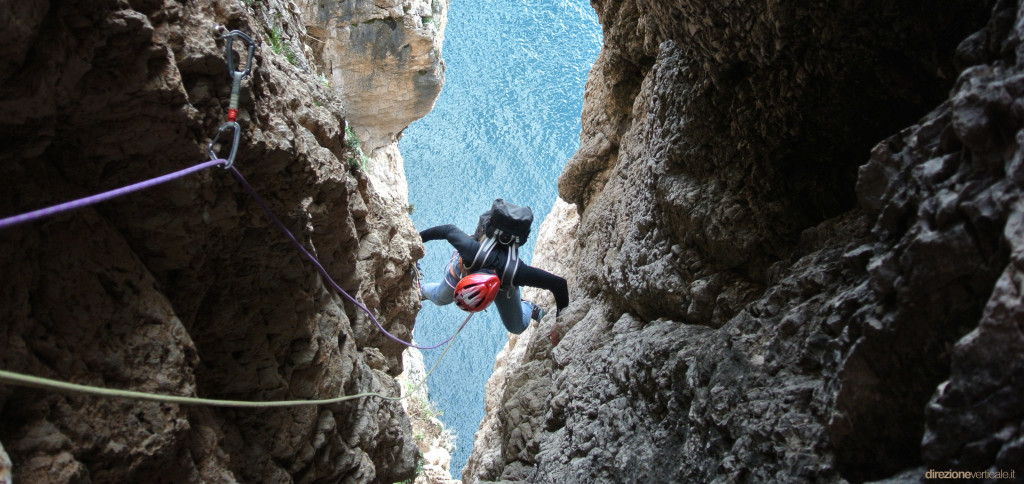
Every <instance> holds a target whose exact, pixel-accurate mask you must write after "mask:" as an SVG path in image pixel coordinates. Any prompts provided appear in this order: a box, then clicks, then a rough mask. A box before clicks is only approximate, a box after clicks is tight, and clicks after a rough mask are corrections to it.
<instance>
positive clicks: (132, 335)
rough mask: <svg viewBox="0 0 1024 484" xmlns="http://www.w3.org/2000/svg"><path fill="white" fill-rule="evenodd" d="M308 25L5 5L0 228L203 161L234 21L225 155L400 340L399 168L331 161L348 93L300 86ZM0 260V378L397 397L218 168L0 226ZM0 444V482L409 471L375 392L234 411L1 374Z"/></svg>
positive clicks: (335, 307)
mask: <svg viewBox="0 0 1024 484" xmlns="http://www.w3.org/2000/svg"><path fill="white" fill-rule="evenodd" d="M307 3H308V2H307ZM350 3H351V2H350ZM303 5H304V6H305V4H303ZM325 5H326V4H325ZM325 8H326V7H325ZM306 24H307V19H305V18H304V17H303V15H302V10H301V9H300V8H299V7H298V6H296V5H295V4H293V3H291V2H285V1H281V0H255V1H245V2H237V1H227V0H222V1H215V2H199V1H184V2H176V1H162V0H147V1H131V2H128V1H123V0H88V1H76V2H46V1H24V2H6V3H4V4H3V6H0V46H2V47H3V48H2V49H0V215H2V216H8V215H13V214H16V213H20V212H23V211H26V210H29V209H34V208H39V207H43V206H47V205H51V204H54V203H59V202H63V201H67V200H70V199H74V198H77V197H80V196H83V195H87V194H91V193H96V192H99V191H103V190H107V189H112V188H115V187H120V186H124V185H126V184H129V183H133V182H137V181H141V180H144V179H148V178H152V177H154V176H156V175H161V174H165V173H169V172H172V171H175V170H177V169H181V168H184V167H187V166H191V165H193V164H196V163H199V162H201V161H205V160H206V158H207V157H206V154H205V147H206V143H208V142H209V140H210V138H211V137H212V136H213V134H215V133H216V130H217V128H218V126H219V125H220V124H221V123H222V122H224V120H225V118H226V111H227V103H228V97H229V92H230V80H229V77H228V74H227V65H226V62H225V58H224V40H223V39H220V38H219V37H218V36H219V33H218V30H217V28H218V27H221V26H223V27H226V28H228V29H240V30H243V31H246V32H248V33H250V34H251V35H252V36H253V38H254V39H255V40H256V42H257V44H258V49H257V51H256V55H255V59H254V62H253V73H252V76H251V77H249V78H248V79H247V80H246V81H245V83H244V84H243V90H242V101H241V106H240V113H239V122H240V124H241V126H242V130H243V134H242V137H241V146H240V148H239V151H238V158H237V161H236V166H237V167H238V169H239V170H240V171H241V172H242V173H243V174H244V175H245V176H246V177H247V178H248V179H249V181H250V182H251V183H252V184H253V185H254V186H255V189H256V190H257V191H258V192H259V193H260V194H261V195H262V196H263V197H264V198H266V199H267V201H268V203H269V205H270V207H271V208H272V209H273V210H274V211H275V212H276V214H277V215H278V216H279V217H280V218H281V219H282V220H283V222H284V223H285V225H286V226H288V228H289V229H290V230H291V231H292V232H293V233H295V234H296V236H297V237H298V238H299V240H300V241H301V242H302V243H303V244H304V245H305V246H306V247H308V248H310V249H311V250H312V251H313V252H314V253H315V254H316V255H317V256H318V257H319V259H320V261H321V262H322V263H323V264H324V266H325V267H326V268H327V270H328V271H329V272H330V273H331V274H332V275H333V276H334V278H335V279H336V280H337V281H338V283H339V284H340V285H341V286H342V287H344V288H345V289H346V290H347V291H349V292H350V293H351V294H353V295H354V296H355V297H356V298H357V299H359V300H360V301H362V302H364V303H365V304H366V305H367V306H368V307H370V308H371V309H372V310H373V312H374V313H375V314H376V315H377V317H378V318H379V320H380V321H381V323H382V324H383V325H384V326H385V327H386V328H388V329H389V330H390V331H391V332H393V333H395V334H396V335H398V336H400V337H405V338H408V337H409V336H410V333H411V328H412V325H413V322H414V318H415V314H416V311H417V310H418V297H417V291H416V290H415V289H414V286H415V284H414V281H413V280H412V276H411V274H412V272H413V271H412V264H413V261H414V260H415V259H418V258H419V257H421V256H422V250H423V249H422V245H421V244H420V242H419V239H418V237H417V234H416V231H415V228H414V227H413V226H412V223H411V221H410V220H409V218H408V216H407V213H406V205H405V204H404V203H402V200H403V199H404V197H405V196H406V195H405V194H404V193H395V192H392V190H399V191H400V190H401V186H404V175H402V174H401V172H398V173H387V170H388V169H389V168H393V167H394V166H396V164H395V163H386V164H381V165H379V166H375V167H374V168H373V171H374V173H376V175H374V176H371V175H370V174H369V173H368V172H367V171H366V170H365V169H364V168H363V167H361V166H359V163H350V162H349V158H350V157H351V150H350V147H349V146H348V145H347V144H346V143H345V135H344V134H345V127H346V121H345V119H344V117H343V115H342V114H341V113H344V112H346V107H345V106H344V105H343V100H344V97H345V95H351V93H347V94H345V95H342V94H340V93H339V91H338V89H337V87H338V86H330V87H329V86H328V85H327V84H329V83H325V82H323V81H324V80H323V79H322V78H320V76H318V71H317V69H318V67H317V60H318V59H317V58H316V57H315V56H314V55H313V54H315V51H314V48H313V47H311V45H313V44H315V43H316V41H315V40H310V39H309V35H307V32H306ZM314 27H316V26H315V25H314ZM239 45H240V44H236V50H240V49H239ZM389 55H390V54H389ZM221 152H223V153H226V148H222V149H221ZM399 166H400V165H399ZM389 178H390V179H394V180H396V183H395V186H394V187H389V186H388V185H387V184H386V183H378V182H375V181H374V180H375V179H381V180H386V179H389ZM0 267H3V273H4V277H2V278H0V321H2V322H3V323H2V325H0V347H2V348H4V350H3V351H2V352H0V367H2V368H3V369H6V370H12V371H18V372H22V373H27V374H33V375H39V376H44V377H51V378H56V379H61V380H68V381H73V382H77V383H83V384H91V385H98V386H104V387H115V388H127V389H134V390H140V391H148V392H157V393H165V394H176V395H199V396H203V397H208V398H219V399H233V400H257V401H265V400H281V399H312V398H328V397H334V396H338V395H341V394H354V393H360V392H367V391H377V392H383V393H387V394H392V395H398V394H399V388H398V385H397V383H396V382H395V380H394V379H393V376H395V375H398V374H399V373H400V372H401V371H402V364H401V350H402V347H401V346H400V345H398V344H397V343H394V342H392V341H390V340H388V339H386V338H385V337H383V336H382V335H381V334H380V332H379V331H377V329H376V328H375V327H374V325H373V324H372V323H371V322H370V321H369V319H368V318H367V317H366V315H365V314H363V313H362V312H361V311H359V310H358V309H356V308H355V307H354V306H353V305H351V304H349V303H347V302H345V301H344V300H343V299H342V298H341V297H340V296H338V295H337V294H335V293H333V292H332V291H331V290H330V289H329V288H328V286H327V285H326V284H325V283H324V281H323V280H322V279H321V278H320V276H319V275H318V274H317V273H316V271H315V270H314V268H313V267H312V266H311V265H310V264H309V263H308V262H306V261H305V260H304V259H303V258H302V257H301V255H300V254H299V252H298V251H296V250H295V248H294V247H292V246H291V245H290V242H289V241H288V240H287V239H286V238H285V237H284V236H283V235H282V234H281V233H280V232H279V231H278V230H277V229H276V227H275V226H274V225H273V224H272V223H271V221H270V220H269V219H268V217H267V216H266V215H264V213H263V212H262V211H261V210H260V208H259V206H258V205H256V204H255V202H254V201H253V200H252V199H251V198H250V197H249V195H248V194H247V193H246V192H245V191H243V190H242V188H241V187H240V186H239V184H238V183H237V182H236V181H235V180H234V179H233V178H232V177H231V175H230V174H229V173H227V172H226V171H224V170H222V169H220V168H213V169H209V170H207V171H204V172H201V173H199V174H195V175H191V176H189V177H187V178H184V179H181V180H178V181H174V182H171V183H168V184H165V185H161V186H159V187H156V188H152V189H149V190H145V191H142V192H138V193H135V194H132V195H129V196H126V197H123V198H119V199H117V200H114V201H110V202H106V203H103V204H100V205H96V206H94V207H92V208H86V209H82V210H78V211H76V212H74V213H70V214H66V215H58V216H54V217H52V218H48V219H46V220H43V221H38V222H33V223H30V224H26V225H21V226H18V227H15V228H13V229H8V230H5V231H3V232H2V233H0ZM0 442H2V448H3V449H4V450H5V451H6V452H7V453H8V454H9V455H10V458H11V461H12V462H13V478H14V480H15V482H314V481H316V482H321V481H330V482H342V481H343V482H395V481H400V480H403V479H407V478H410V477H412V476H413V475H414V473H415V468H416V461H417V449H416V443H415V441H414V439H413V435H412V433H411V431H410V426H409V422H408V418H407V417H406V415H405V413H404V412H403V410H402V407H401V405H400V404H399V403H397V402H390V401H382V400H380V399H375V398H366V399H360V400H355V401H351V402H345V403H339V404H334V405H330V406H326V407H299V408H286V409H273V410H250V409H222V408H207V407H200V406H182V405H169V404H159V403H140V402H136V401H128V400H113V399H100V398H93V397H86V396H80V395H62V394H58V393H53V392H51V391H45V390H35V389H24V388H18V387H13V386H9V385H0Z"/></svg>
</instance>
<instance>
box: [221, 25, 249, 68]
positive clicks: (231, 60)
mask: <svg viewBox="0 0 1024 484" xmlns="http://www.w3.org/2000/svg"><path fill="white" fill-rule="evenodd" d="M235 37H238V38H240V39H242V42H243V43H245V44H246V45H248V46H249V55H248V56H247V57H246V59H245V70H242V71H236V70H235V55H234V54H235V49H234V47H233V46H234V43H235V39H234V38H235ZM221 38H224V39H228V42H227V46H226V47H224V56H225V57H227V61H228V74H229V75H230V76H231V78H232V79H235V78H236V77H235V73H236V72H237V73H239V74H241V77H242V78H245V77H247V76H248V75H249V73H251V72H252V57H253V54H255V53H256V44H255V43H253V41H252V37H249V35H248V34H246V33H245V32H242V31H241V30H232V31H231V32H228V33H226V34H224V35H223V36H222V37H221Z"/></svg>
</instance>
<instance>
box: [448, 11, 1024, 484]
mask: <svg viewBox="0 0 1024 484" xmlns="http://www.w3.org/2000/svg"><path fill="white" fill-rule="evenodd" d="M594 7H595V9H596V10H597V12H598V15H599V17H600V19H601V21H602V24H603V26H604V42H605V44H604V46H603V49H602V52H601V54H600V56H599V58H598V60H597V62H596V63H595V66H594V68H593V70H592V71H591V74H590V77H589V80H588V84H587V89H586V97H585V104H584V110H583V115H582V120H583V132H582V133H581V147H580V149H579V151H578V152H577V153H576V154H575V155H574V156H573V158H572V159H571V160H569V162H568V164H567V166H566V168H565V171H564V172H563V174H562V176H561V178H560V180H559V192H560V195H561V198H563V199H564V200H565V201H566V202H560V204H561V205H559V206H560V207H561V208H556V209H555V210H553V212H552V215H550V216H549V218H548V219H547V220H546V221H545V226H546V228H543V229H542V231H541V235H540V237H539V238H538V245H537V255H536V256H535V260H536V261H537V264H538V265H540V266H541V267H544V268H546V269H549V270H552V271H553V272H556V273H560V274H563V275H565V276H566V277H567V278H568V279H569V281H570V291H571V300H572V302H571V303H570V305H569V307H568V308H567V309H566V310H565V311H563V314H562V315H561V316H560V317H559V318H557V332H558V333H559V334H560V335H561V336H562V338H561V342H560V343H558V345H557V346H556V347H554V348H552V346H551V343H550V342H548V338H547V333H548V332H549V331H550V330H551V329H552V328H554V327H555V323H556V318H555V317H554V315H548V316H547V318H545V320H544V321H543V322H542V323H540V324H539V325H537V326H535V327H534V328H531V330H529V331H528V332H526V333H524V334H523V335H520V336H519V337H517V338H510V342H509V344H508V346H507V347H506V349H505V350H504V351H503V352H502V353H501V355H499V361H498V362H497V363H496V366H495V368H496V373H495V375H494V377H492V380H491V383H492V384H489V387H488V388H489V390H490V392H489V394H488V396H487V398H488V399H487V402H488V404H487V405H488V415H487V417H486V418H485V420H484V422H483V424H482V425H481V428H480V431H479V432H478V433H477V437H476V448H474V453H473V455H472V456H471V458H470V461H469V463H468V464H467V467H466V469H465V470H464V471H463V479H464V480H465V481H466V482H489V481H506V482H864V481H875V480H882V481H891V482H917V481H918V480H920V479H921V478H923V476H924V474H925V472H926V471H927V469H963V470H972V471H977V470H985V469H996V470H999V469H1003V470H1010V469H1013V468H1014V467H1015V466H1017V467H1018V469H1017V470H1018V471H1019V470H1020V469H1019V465H1020V462H1022V460H1021V459H1022V454H1021V449H1022V442H1024V434H1022V422H1024V410H1022V409H1024V393H1022V391H1024V385H1022V382H1024V380H1022V379H1021V368H1022V367H1021V361H1022V360H1021V357H1020V354H1021V353H1020V350H1021V345H1022V341H1024V339H1022V338H1024V326H1021V321H1024V319H1022V315H1021V302H1020V301H1021V299H1020V296H1021V293H1022V291H1024V289H1022V286H1021V284H1022V279H1021V267H1022V265H1021V260H1020V259H1021V249H1020V246H1021V243H1022V242H1021V241H1022V233H1021V213H1022V208H1024V205H1022V202H1021V199H1022V198H1021V197H1022V190H1024V184H1022V183H1021V181H1022V177H1024V171H1022V169H1024V168H1022V167H1024V165H1022V161H1021V160H1024V150H1022V148H1021V146H1022V145H1021V143H1022V141H1024V135H1022V134H1021V133H1024V131H1022V130H1021V128H1022V127H1024V109H1021V101H1020V99H1021V95H1020V94H1021V90H1022V89H1024V87H1022V86H1024V85H1022V84H1021V80H1022V79H1024V77H1022V75H1021V73H1022V72H1024V71H1022V65H1021V63H1020V62H1021V61H1020V59H1024V57H1022V55H1021V54H1022V53H1024V50H1022V49H1024V44H1022V42H1021V40H1022V33H1024V27H1022V25H1024V22H1022V20H1021V19H1022V18H1024V9H1022V6H1021V5H1019V4H1018V3H1017V2H1011V1H998V2H963V1H945V2H940V3H939V4H932V5H929V6H924V5H921V6H920V7H915V6H910V5H899V6H897V5H885V6H882V5H879V4H871V5H868V4H865V3H863V2H825V3H821V2H817V3H813V2H798V3H792V2H790V3H780V2H731V3H727V4H722V3H721V2H703V1H695V0H679V1H672V2H648V1H643V0H635V1H634V0H622V1H596V2H594ZM562 205H564V206H562Z"/></svg>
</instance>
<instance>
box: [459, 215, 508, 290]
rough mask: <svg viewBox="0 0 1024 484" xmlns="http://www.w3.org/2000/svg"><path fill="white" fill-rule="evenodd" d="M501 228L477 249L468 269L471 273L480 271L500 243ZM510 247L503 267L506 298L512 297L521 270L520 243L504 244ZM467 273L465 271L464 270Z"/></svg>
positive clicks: (502, 287) (503, 284) (502, 284)
mask: <svg viewBox="0 0 1024 484" xmlns="http://www.w3.org/2000/svg"><path fill="white" fill-rule="evenodd" d="M501 233H502V232H501V230H500V229H498V230H495V231H494V235H492V236H490V237H486V238H485V239H484V241H483V242H482V243H481V244H480V248H479V249H477V251H476V255H474V256H473V262H472V263H471V264H469V267H468V268H467V271H468V272H469V273H472V272H476V271H479V270H480V269H482V268H483V265H484V263H486V262H487V258H488V257H490V256H491V253H492V252H494V248H495V247H497V245H498V243H499V242H498V238H499V237H500V236H501ZM503 245H506V246H507V247H508V252H507V253H506V255H505V266H504V267H503V268H502V269H501V277H500V278H499V279H501V289H502V291H504V293H505V297H506V298H512V294H514V292H513V291H512V289H513V287H514V284H513V283H512V281H513V280H515V278H516V274H517V273H518V272H519V244H518V243H515V242H512V243H509V244H503ZM464 273H465V272H464Z"/></svg>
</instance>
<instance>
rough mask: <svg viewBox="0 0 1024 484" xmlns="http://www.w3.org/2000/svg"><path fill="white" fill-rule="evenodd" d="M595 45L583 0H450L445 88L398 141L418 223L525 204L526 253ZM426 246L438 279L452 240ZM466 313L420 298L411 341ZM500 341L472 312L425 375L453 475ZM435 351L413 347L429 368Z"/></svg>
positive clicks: (576, 117) (546, 203)
mask: <svg viewBox="0 0 1024 484" xmlns="http://www.w3.org/2000/svg"><path fill="white" fill-rule="evenodd" d="M600 46H601V26H600V25H599V24H598V21H597V15H596V14H595V13H594V10H593V8H592V7H591V6H590V3H589V2H588V1H587V0H501V1H498V0H452V2H451V4H450V6H449V10H448V26H447V28H446V30H445V40H444V47H443V58H444V59H445V62H446V64H447V70H446V72H445V84H444V88H443V89H442V91H441V95H440V97H439V98H438V100H437V104H436V105H435V106H434V110H433V111H432V112H431V113H430V114H428V115H427V116H426V117H424V118H423V119H421V120H419V121H417V122H415V123H413V124H412V126H410V127H409V128H408V129H406V130H405V133H404V136H403V137H402V139H401V141H400V142H399V148H400V149H401V152H402V156H403V158H404V159H405V170H406V177H407V178H408V182H409V201H410V203H411V204H412V205H413V212H412V219H413V222H414V223H415V224H416V227H417V229H418V230H423V229H426V228H429V227H433V226H435V225H442V224H449V223H450V224H455V225H457V226H458V227H460V228H461V229H462V230H464V231H466V232H467V233H469V234H472V233H473V230H474V229H475V228H476V223H477V219H478V218H479V216H480V214H481V213H482V212H484V211H485V210H487V209H489V208H490V205H491V202H492V201H493V200H494V199H496V198H504V199H505V200H507V201H509V202H512V203H515V204H519V205H527V206H530V207H531V208H532V209H533V213H534V217H535V220H534V224H533V232H532V233H531V235H530V239H529V241H528V242H527V243H526V244H525V245H524V246H523V247H522V249H521V250H520V255H521V256H522V258H523V259H524V261H525V262H527V263H528V262H529V261H530V259H531V255H532V252H533V244H534V242H535V241H536V237H537V231H538V229H539V228H540V224H541V222H542V221H543V220H544V217H545V216H547V214H548V212H549V211H550V210H551V207H552V205H553V204H554V202H555V199H556V198H557V196H558V189H557V182H558V175H559V174H560V173H561V171H562V168H563V167H564V166H565V162H566V161H568V159H569V158H570V157H571V156H572V154H573V153H574V152H575V151H576V149H577V148H578V147H579V132H580V112H581V110H582V107H583V88H584V83H585V82H586V78H587V73H588V72H589V70H590V66H591V64H593V62H594V59H596V58H597V54H598V51H599V50H600ZM426 249H427V254H426V257H425V258H424V259H423V260H422V261H421V264H422V267H423V277H424V279H425V280H426V281H428V282H436V281H439V280H440V278H441V276H442V271H443V270H444V267H445V265H446V263H447V261H448V259H449V257H450V256H451V252H452V247H451V245H449V244H448V243H447V242H445V241H433V242H429V243H427V245H426ZM550 309H552V310H553V309H554V308H550ZM465 316H466V313H464V312H462V311H460V310H459V309H458V308H456V307H455V306H454V305H449V306H444V307H437V306H434V305H433V304H431V303H430V302H429V301H425V302H424V307H423V310H422V311H421V312H420V314H419V316H418V318H417V321H416V330H415V340H416V342H417V343H419V344H420V345H433V344H436V343H438V342H440V341H443V340H444V339H446V338H447V337H448V336H450V335H452V334H453V333H454V332H455V331H456V329H457V328H458V325H459V324H460V323H461V322H462V321H463V319H464V318H465ZM507 339H508V333H507V332H506V330H505V328H504V326H502V324H501V321H500V319H499V318H498V314H497V311H496V310H494V309H493V308H492V309H489V310H487V311H485V312H483V313H480V314H477V315H476V316H474V317H473V318H472V319H471V320H470V322H469V324H468V325H467V326H466V328H465V329H464V330H463V331H462V332H461V333H460V334H459V336H458V337H457V338H456V340H455V343H454V344H453V345H452V347H451V349H450V350H449V351H448V353H447V354H446V355H445V357H444V359H443V360H442V361H441V363H440V364H439V365H438V367H437V369H436V370H435V371H434V373H433V374H432V375H431V376H430V378H429V380H428V382H427V385H428V388H429V391H430V399H431V400H432V401H433V402H435V404H436V405H437V407H438V408H439V409H440V410H441V411H442V412H443V415H441V417H440V418H441V420H442V421H443V422H444V423H445V425H446V427H447V428H449V429H450V430H452V431H453V433H454V434H455V435H456V449H455V452H453V456H452V474H453V477H455V478H456V479H458V478H460V477H461V473H462V467H463V466H464V465H465V464H466V461H467V460H468V459H469V454H470V452H471V451H472V448H473V436H474V433H475V432H476V431H477V428H478V427H479V425H480V421H481V420H482V419H483V416H484V384H485V383H486V382H487V378H488V377H490V375H491V372H492V370H493V368H494V358H495V356H496V355H497V354H498V352H499V351H500V350H501V348H502V346H504V345H505V342H506V341H507ZM442 350H443V347H442V348H439V349H436V350H428V351H424V355H423V356H424V361H425V363H426V365H427V367H428V368H429V367H430V366H431V365H433V363H434V361H435V360H437V358H438V357H439V356H440V355H441V353H442Z"/></svg>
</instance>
